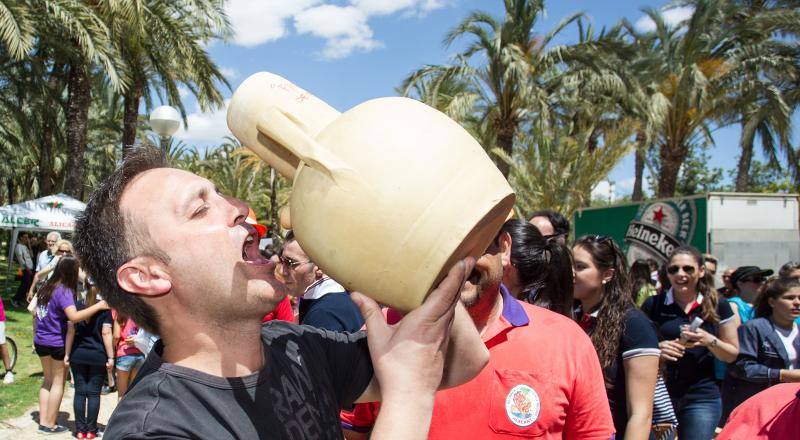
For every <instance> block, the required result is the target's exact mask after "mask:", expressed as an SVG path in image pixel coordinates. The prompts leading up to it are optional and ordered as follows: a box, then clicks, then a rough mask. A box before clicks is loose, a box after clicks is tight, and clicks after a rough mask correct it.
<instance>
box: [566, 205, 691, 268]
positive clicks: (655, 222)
mask: <svg viewBox="0 0 800 440" xmlns="http://www.w3.org/2000/svg"><path fill="white" fill-rule="evenodd" d="M706 211H707V199H706V198H705V197H704V196H702V197H690V198H682V199H666V200H654V201H651V202H644V203H640V204H628V205H621V206H611V207H608V208H591V209H585V210H582V211H578V212H577V213H575V235H576V237H580V236H583V235H607V236H609V237H611V238H613V239H614V241H615V242H617V244H619V245H621V246H622V249H623V251H624V252H625V253H626V254H627V257H628V262H629V263H632V262H633V261H634V260H636V259H639V258H654V259H656V260H657V261H659V262H664V261H666V259H667V258H668V256H669V255H670V253H672V251H673V250H674V249H675V248H676V247H678V246H680V245H684V244H690V245H692V246H694V247H696V248H697V249H698V250H700V252H706V227H707V226H706V217H707V216H706Z"/></svg>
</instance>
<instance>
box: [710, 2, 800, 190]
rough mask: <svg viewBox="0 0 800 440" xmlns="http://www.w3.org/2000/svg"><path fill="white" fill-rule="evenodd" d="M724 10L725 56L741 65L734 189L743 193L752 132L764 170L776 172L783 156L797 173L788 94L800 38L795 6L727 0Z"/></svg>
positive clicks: (798, 74) (798, 68)
mask: <svg viewBox="0 0 800 440" xmlns="http://www.w3.org/2000/svg"><path fill="white" fill-rule="evenodd" d="M725 6H726V7H725V8H724V13H725V26H724V32H726V33H729V34H730V35H733V38H731V40H732V42H731V45H732V47H733V48H732V50H731V58H733V59H735V62H736V63H737V64H738V65H740V66H741V67H742V68H741V75H740V78H737V81H736V82H735V85H734V86H735V93H736V94H737V95H738V97H739V98H740V99H741V101H742V102H741V103H740V107H739V108H740V109H741V110H740V115H739V123H740V125H741V127H742V135H741V140H740V148H741V156H740V157H739V164H738V167H737V175H736V191H739V192H745V191H748V190H749V189H750V188H749V182H748V177H749V174H750V165H751V162H752V159H753V144H754V141H755V137H756V134H757V135H758V136H759V137H760V139H761V147H762V150H763V151H764V154H765V155H766V157H767V158H768V160H769V165H770V166H772V167H773V168H775V169H777V170H780V169H781V167H780V164H779V158H778V155H779V153H783V154H784V155H785V157H786V159H787V163H788V164H790V169H791V170H792V171H794V172H796V171H797V167H796V166H794V167H793V166H792V164H796V163H797V159H796V158H795V156H794V150H793V149H792V147H791V144H790V139H791V128H792V124H791V115H792V113H793V111H794V109H795V108H796V107H797V105H798V101H797V100H796V99H795V100H792V96H793V94H794V91H795V90H796V86H797V81H798V78H800V65H799V64H798V57H799V56H800V50H798V48H797V45H796V44H795V43H794V41H796V40H797V37H798V36H800V6H798V4H797V3H796V2H786V1H771V2H764V1H753V0H731V1H728V2H726V5H725ZM777 35H779V36H780V37H776V36H777ZM792 101H793V102H792Z"/></svg>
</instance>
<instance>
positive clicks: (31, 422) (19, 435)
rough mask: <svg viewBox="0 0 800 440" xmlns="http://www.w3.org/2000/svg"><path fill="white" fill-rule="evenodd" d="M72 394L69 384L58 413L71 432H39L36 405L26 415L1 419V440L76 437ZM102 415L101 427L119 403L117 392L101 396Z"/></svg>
mask: <svg viewBox="0 0 800 440" xmlns="http://www.w3.org/2000/svg"><path fill="white" fill-rule="evenodd" d="M72 396H73V389H72V387H71V386H69V385H68V386H67V388H66V390H65V391H64V398H63V399H62V400H61V410H60V412H59V414H58V424H59V425H64V426H67V427H69V429H70V431H71V432H67V433H63V434H53V435H49V436H43V435H40V434H38V433H37V429H38V427H39V424H38V423H37V422H36V420H38V417H39V409H38V407H36V406H34V407H33V408H31V409H29V410H28V411H26V412H25V415H23V416H20V417H17V418H16V419H8V420H3V421H0V440H12V439H13V440H27V439H42V438H53V439H69V438H74V437H73V434H74V430H75V416H74V414H73V411H72ZM100 399H101V400H100V415H99V416H98V418H97V419H98V420H97V423H98V425H99V426H100V429H103V428H105V426H106V422H108V418H109V417H110V416H111V412H112V411H113V410H114V407H116V405H117V393H110V394H107V395H105V396H101V397H100Z"/></svg>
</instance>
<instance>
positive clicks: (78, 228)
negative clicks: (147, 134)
mask: <svg viewBox="0 0 800 440" xmlns="http://www.w3.org/2000/svg"><path fill="white" fill-rule="evenodd" d="M168 167H169V163H168V162H167V159H166V156H165V155H164V153H163V152H162V151H161V150H159V149H156V148H155V147H149V146H143V147H140V148H138V149H136V150H134V151H132V152H131V153H130V154H129V155H128V157H126V158H125V160H124V161H123V162H122V165H121V166H120V167H119V168H117V169H116V170H115V171H114V172H113V173H111V175H110V176H108V178H106V179H105V180H104V181H103V182H102V183H100V185H99V186H98V187H97V188H96V189H95V190H94V191H93V192H92V195H91V197H90V198H89V203H87V205H86V209H85V210H84V211H83V213H82V214H81V215H80V217H79V218H78V220H77V222H76V225H75V240H74V244H75V250H76V251H77V253H78V255H79V257H80V259H81V262H82V263H83V265H84V267H85V269H86V270H87V272H88V273H89V274H90V275H91V276H92V279H93V280H94V281H95V283H96V285H97V287H98V288H99V289H100V292H102V294H103V298H105V300H106V301H107V302H108V304H109V305H110V306H111V307H112V308H114V309H116V310H117V311H118V312H119V313H120V314H123V315H126V316H129V317H130V318H131V319H133V321H134V322H136V324H137V325H138V326H139V327H142V328H144V329H146V330H148V331H150V332H153V333H156V334H158V333H159V326H158V319H157V313H156V311H155V309H153V308H152V307H151V306H150V305H148V304H147V303H145V302H144V301H143V300H142V299H141V298H140V297H139V296H137V295H134V294H131V293H129V292H127V291H125V290H124V289H122V287H120V285H119V284H118V283H117V269H119V268H120V267H121V266H122V265H123V264H125V263H126V262H128V261H130V260H131V259H132V258H134V257H136V256H142V255H149V256H152V257H154V258H157V259H159V260H160V261H162V262H164V263H168V262H169V257H168V256H167V255H166V254H165V253H164V252H163V251H161V250H160V249H159V248H158V247H157V246H156V245H155V244H154V243H153V242H152V240H151V239H150V235H149V233H148V232H147V228H146V227H144V225H141V224H138V223H137V222H136V221H135V220H134V219H133V218H132V217H131V213H126V212H122V211H121V210H120V206H119V203H120V199H121V198H122V194H123V192H124V191H125V188H126V187H127V186H128V184H129V183H130V182H131V181H132V180H133V179H134V178H135V177H136V176H138V175H139V174H141V173H143V172H145V171H148V170H152V169H156V168H168Z"/></svg>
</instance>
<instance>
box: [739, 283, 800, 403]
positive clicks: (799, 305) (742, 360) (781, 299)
mask: <svg viewBox="0 0 800 440" xmlns="http://www.w3.org/2000/svg"><path fill="white" fill-rule="evenodd" d="M755 307H756V312H755V316H756V318H754V319H752V320H750V321H747V323H745V324H744V325H742V326H741V327H739V356H738V357H737V358H736V362H735V363H734V364H733V365H732V368H730V369H729V372H730V376H732V379H734V380H729V379H731V378H730V377H727V378H726V383H725V388H728V389H726V390H725V391H727V392H725V393H724V394H725V396H726V397H728V398H727V399H726V400H727V402H725V403H726V405H725V406H726V409H727V410H728V411H731V410H733V408H735V407H736V406H737V405H738V404H739V403H741V402H744V401H745V400H746V399H747V398H749V397H750V396H753V395H755V394H756V393H759V392H761V391H763V390H765V389H767V388H769V387H770V386H772V385H775V384H777V383H779V382H800V362H799V361H798V358H797V353H798V352H800V337H798V329H797V323H796V322H795V320H796V319H797V318H798V317H800V280H798V279H796V278H788V279H780V278H776V279H772V280H770V281H768V282H767V284H765V285H764V287H763V288H762V289H761V292H760V293H759V296H758V298H757V299H756V304H755Z"/></svg>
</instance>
